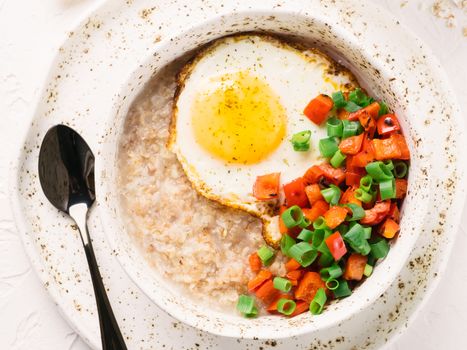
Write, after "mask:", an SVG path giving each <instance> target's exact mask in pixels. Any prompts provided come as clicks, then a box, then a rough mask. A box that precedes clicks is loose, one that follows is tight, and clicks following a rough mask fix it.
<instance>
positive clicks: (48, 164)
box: [39, 125, 127, 350]
mask: <svg viewBox="0 0 467 350" xmlns="http://www.w3.org/2000/svg"><path fill="white" fill-rule="evenodd" d="M39 179H40V182H41V186H42V190H43V191H44V193H45V196H46V197H47V198H48V199H49V201H50V202H51V203H52V204H53V205H54V206H55V208H57V209H59V210H61V211H63V212H65V213H67V214H68V215H70V216H71V217H72V218H73V219H74V220H75V222H76V225H77V226H78V229H79V231H80V236H81V241H82V242H83V246H84V250H85V252H86V258H87V260H88V265H89V271H90V272H91V279H92V285H93V287H94V293H95V295H96V303H97V311H98V314H99V325H100V329H101V339H102V349H103V350H110V349H112V350H117V349H119V350H120V349H121V350H126V349H127V347H126V345H125V341H124V340H123V337H122V334H121V332H120V329H119V328H118V324H117V321H116V320H115V316H114V313H113V311H112V307H111V306H110V303H109V299H108V298H107V293H106V292H105V287H104V284H103V282H102V277H101V274H100V272H99V267H98V266H97V261H96V257H95V255H94V250H93V248H92V243H91V238H90V237H89V233H88V228H87V224H86V220H87V216H88V209H89V208H90V207H91V206H92V204H93V203H94V201H95V199H96V195H95V191H94V155H93V154H92V151H91V149H90V148H89V146H88V145H87V143H86V141H84V140H83V138H82V137H81V136H80V135H78V133H76V131H74V130H73V129H71V128H69V127H67V126H65V125H56V126H54V127H52V128H51V129H50V130H49V131H47V134H46V135H45V137H44V140H43V141H42V145H41V149H40V152H39Z"/></svg>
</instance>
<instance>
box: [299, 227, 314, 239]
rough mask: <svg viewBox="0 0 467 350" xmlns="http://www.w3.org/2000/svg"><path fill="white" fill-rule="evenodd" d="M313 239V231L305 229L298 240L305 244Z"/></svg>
mask: <svg viewBox="0 0 467 350" xmlns="http://www.w3.org/2000/svg"><path fill="white" fill-rule="evenodd" d="M312 238H313V231H310V230H307V229H306V228H304V229H303V230H302V231H301V232H300V234H299V235H298V236H297V239H299V240H301V241H305V242H310V241H311V239H312Z"/></svg>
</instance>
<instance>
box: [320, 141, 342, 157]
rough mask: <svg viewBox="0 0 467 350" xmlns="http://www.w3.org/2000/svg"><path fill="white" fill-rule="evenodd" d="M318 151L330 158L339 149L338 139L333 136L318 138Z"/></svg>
mask: <svg viewBox="0 0 467 350" xmlns="http://www.w3.org/2000/svg"><path fill="white" fill-rule="evenodd" d="M318 147H319V152H320V153H321V155H322V156H323V157H325V158H331V157H332V156H333V155H334V153H336V151H337V150H338V149H339V141H338V140H337V138H335V137H326V138H324V139H321V140H319V144H318Z"/></svg>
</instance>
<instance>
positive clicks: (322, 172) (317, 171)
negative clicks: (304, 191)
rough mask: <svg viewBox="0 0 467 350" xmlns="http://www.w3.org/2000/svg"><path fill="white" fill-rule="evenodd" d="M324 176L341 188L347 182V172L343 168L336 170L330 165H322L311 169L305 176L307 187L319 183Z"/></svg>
mask: <svg viewBox="0 0 467 350" xmlns="http://www.w3.org/2000/svg"><path fill="white" fill-rule="evenodd" d="M323 176H324V177H325V178H326V179H327V180H329V181H330V182H332V183H333V184H334V185H336V186H339V184H341V183H342V182H343V181H344V180H345V171H344V170H343V169H342V168H337V169H336V168H334V167H333V166H332V165H331V164H329V163H321V164H319V165H313V166H312V167H311V168H309V169H308V170H307V171H306V173H305V175H303V179H304V181H305V183H306V184H307V185H311V184H315V183H318V182H319V180H320V179H321V178H322V177H323Z"/></svg>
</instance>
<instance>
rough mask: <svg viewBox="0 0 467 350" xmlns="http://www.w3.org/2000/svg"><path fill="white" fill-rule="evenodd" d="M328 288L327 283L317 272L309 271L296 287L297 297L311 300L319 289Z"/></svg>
mask: <svg viewBox="0 0 467 350" xmlns="http://www.w3.org/2000/svg"><path fill="white" fill-rule="evenodd" d="M320 288H323V289H326V284H325V283H324V281H323V280H322V279H321V276H320V275H319V273H317V272H311V271H308V272H306V273H305V275H304V276H303V277H302V279H301V280H300V282H299V284H298V287H297V288H296V289H295V298H296V299H298V300H303V301H306V302H311V301H312V300H313V298H314V297H315V294H316V292H317V291H318V289H320Z"/></svg>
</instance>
